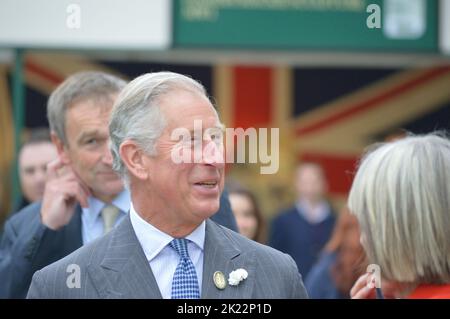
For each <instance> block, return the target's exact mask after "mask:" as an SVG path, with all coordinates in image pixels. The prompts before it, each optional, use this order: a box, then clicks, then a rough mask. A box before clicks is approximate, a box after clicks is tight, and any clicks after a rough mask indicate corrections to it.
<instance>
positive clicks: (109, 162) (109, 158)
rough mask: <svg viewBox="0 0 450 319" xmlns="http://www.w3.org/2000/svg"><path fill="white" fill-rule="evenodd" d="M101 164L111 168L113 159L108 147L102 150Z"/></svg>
mask: <svg viewBox="0 0 450 319" xmlns="http://www.w3.org/2000/svg"><path fill="white" fill-rule="evenodd" d="M102 162H103V163H104V164H107V165H109V166H112V162H113V158H112V154H111V150H110V149H109V147H108V146H105V148H104V150H103V155H102Z"/></svg>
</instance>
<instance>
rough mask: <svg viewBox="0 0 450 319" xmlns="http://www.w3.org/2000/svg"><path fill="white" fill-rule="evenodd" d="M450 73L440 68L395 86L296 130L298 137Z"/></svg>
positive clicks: (449, 68)
mask: <svg viewBox="0 0 450 319" xmlns="http://www.w3.org/2000/svg"><path fill="white" fill-rule="evenodd" d="M449 71H450V67H439V68H434V69H431V70H430V71H428V72H426V73H425V74H423V75H421V76H419V77H417V78H414V79H412V80H410V81H407V82H405V83H402V84H400V85H398V86H395V87H393V88H391V89H388V90H386V91H385V92H383V93H382V94H380V95H377V96H374V97H372V98H369V99H366V100H363V101H361V102H359V103H356V104H355V105H353V106H352V107H350V108H348V109H346V110H344V111H342V112H341V113H337V114H333V115H331V116H330V117H328V118H326V119H324V120H322V121H319V122H317V123H313V124H311V125H309V126H306V127H301V128H298V129H297V130H296V134H297V135H305V134H310V133H314V132H315V131H318V130H321V129H322V128H324V127H325V126H329V125H333V124H335V123H336V122H339V121H341V120H343V119H345V118H348V117H351V116H355V115H356V114H357V113H359V112H362V111H367V110H369V109H371V108H374V107H377V106H381V105H382V104H380V103H381V102H384V101H386V100H388V99H391V98H393V97H395V96H397V95H399V94H401V93H403V92H405V91H408V90H411V89H413V88H414V87H416V86H419V85H421V84H423V83H424V82H427V81H429V80H432V79H434V78H436V77H438V76H440V75H442V74H445V73H447V72H449Z"/></svg>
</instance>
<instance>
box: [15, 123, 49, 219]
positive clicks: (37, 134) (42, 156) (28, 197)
mask: <svg viewBox="0 0 450 319" xmlns="http://www.w3.org/2000/svg"><path fill="white" fill-rule="evenodd" d="M57 156H58V154H57V152H56V147H55V145H53V143H52V142H51V140H50V132H49V130H48V129H47V128H36V129H32V130H31V132H30V135H29V138H28V140H27V141H26V142H25V143H24V144H23V145H22V147H21V149H20V151H19V156H18V166H19V179H20V188H21V190H22V199H21V202H20V203H19V205H18V206H16V207H15V209H14V210H13V212H17V211H19V210H21V209H22V208H24V207H25V206H27V205H28V204H30V203H32V202H37V201H40V200H41V199H42V197H43V196H44V189H45V177H46V170H47V164H48V163H50V162H51V161H53V160H54V159H56V158H57Z"/></svg>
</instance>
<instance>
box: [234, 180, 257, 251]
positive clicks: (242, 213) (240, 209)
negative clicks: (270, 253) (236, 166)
mask: <svg viewBox="0 0 450 319" xmlns="http://www.w3.org/2000/svg"><path fill="white" fill-rule="evenodd" d="M227 189H228V193H229V198H230V203H231V209H232V211H233V214H234V217H235V218H236V222H237V226H238V229H239V232H240V233H241V234H242V235H244V236H246V237H247V238H250V239H252V240H254V241H257V242H259V243H262V244H264V243H265V234H264V232H265V221H264V216H263V215H262V213H261V211H260V209H259V205H258V202H257V201H256V197H255V195H254V194H253V193H252V192H250V190H248V189H246V188H244V187H243V186H241V185H239V184H237V183H236V182H235V183H229V184H228V188H227Z"/></svg>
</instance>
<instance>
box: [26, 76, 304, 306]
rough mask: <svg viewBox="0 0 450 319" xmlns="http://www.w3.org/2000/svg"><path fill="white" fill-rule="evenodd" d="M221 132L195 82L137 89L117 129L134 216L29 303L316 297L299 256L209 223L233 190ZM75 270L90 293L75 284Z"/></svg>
mask: <svg viewBox="0 0 450 319" xmlns="http://www.w3.org/2000/svg"><path fill="white" fill-rule="evenodd" d="M198 123H200V124H201V130H202V134H201V135H198V134H196V133H197V132H196V129H197V128H198V126H197V124H198ZM221 127H222V125H221V123H220V121H219V117H218V115H217V112H216V110H215V109H214V107H213V106H212V104H211V102H210V101H209V99H208V97H207V96H206V92H205V89H204V88H203V86H202V85H201V84H200V83H198V82H197V81H194V80H193V79H191V78H189V77H186V76H184V75H180V74H176V73H170V72H159V73H150V74H145V75H142V76H140V77H138V78H136V79H135V80H133V81H132V82H131V83H130V84H128V85H127V86H126V87H125V89H124V90H123V91H122V92H121V94H120V95H119V97H118V99H117V101H116V103H115V106H114V110H113V112H112V116H111V120H110V125H109V129H110V135H111V141H112V145H111V149H112V154H113V158H114V160H113V161H114V168H115V169H116V170H117V171H118V172H119V173H120V174H121V176H122V177H123V178H125V181H126V183H127V184H128V185H129V189H130V193H131V205H130V206H131V207H130V213H129V216H128V217H127V218H126V219H125V220H124V222H123V223H121V224H120V225H119V226H118V227H116V228H115V229H114V230H112V231H111V232H110V233H108V234H107V235H106V236H104V237H102V238H101V239H99V240H96V241H94V242H93V243H91V244H89V245H87V246H84V247H83V248H81V249H79V250H77V251H76V252H74V253H72V254H71V255H69V256H67V257H66V258H64V259H62V260H60V261H58V262H56V263H54V264H52V265H50V266H48V267H46V268H44V269H42V270H40V271H38V272H37V273H36V274H35V275H34V277H33V281H32V284H31V287H30V290H29V293H28V297H29V298H165V299H169V298H172V299H178V298H183V299H190V298H193V299H197V298H239V299H242V298H305V297H307V294H306V291H305V289H304V286H303V283H302V279H301V275H300V274H299V272H298V269H297V267H296V265H295V262H294V261H293V260H292V258H291V257H289V256H288V255H285V254H283V253H281V252H279V251H276V250H274V249H272V248H270V247H267V246H263V245H261V244H258V243H256V242H254V241H251V240H249V239H247V238H245V237H243V236H241V235H239V234H237V233H235V232H233V231H230V230H229V229H227V228H225V227H223V226H221V225H219V224H217V223H215V222H213V221H212V220H211V219H210V217H211V216H212V215H213V214H214V212H215V211H217V209H218V208H219V199H220V194H221V192H222V189H223V183H224V161H223V148H222V146H223V145H222V135H221V132H222V131H221ZM175 132H177V133H180V132H182V133H183V132H184V135H183V136H180V135H179V134H175ZM180 137H181V138H180ZM198 150H199V151H200V153H199V154H198V153H196V151H198ZM198 155H199V156H198ZM180 157H181V158H182V159H183V160H182V161H179V159H180ZM70 265H77V267H78V268H77V269H78V274H79V278H78V279H79V283H80V288H81V289H71V288H70V287H68V285H67V275H68V273H67V269H68V267H70Z"/></svg>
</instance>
